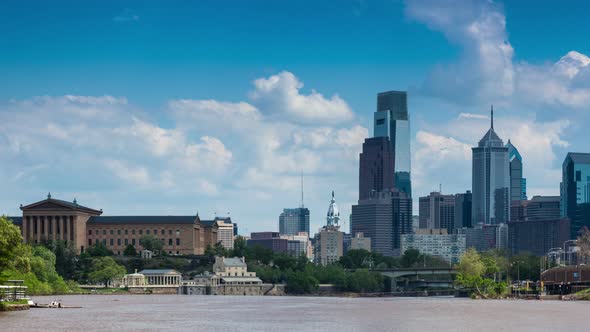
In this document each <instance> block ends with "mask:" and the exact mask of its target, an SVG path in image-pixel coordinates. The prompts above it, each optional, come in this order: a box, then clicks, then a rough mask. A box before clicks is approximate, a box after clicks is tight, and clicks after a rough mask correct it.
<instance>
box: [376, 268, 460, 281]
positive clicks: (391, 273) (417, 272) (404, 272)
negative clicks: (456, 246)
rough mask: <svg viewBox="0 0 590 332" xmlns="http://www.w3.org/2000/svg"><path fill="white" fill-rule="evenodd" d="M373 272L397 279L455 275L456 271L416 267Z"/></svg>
mask: <svg viewBox="0 0 590 332" xmlns="http://www.w3.org/2000/svg"><path fill="white" fill-rule="evenodd" d="M371 271H373V272H378V273H381V274H382V275H384V276H387V277H390V278H392V279H397V278H399V277H411V276H415V277H418V276H426V275H449V274H453V275H454V274H457V270H455V269H453V268H450V267H442V268H440V267H435V268H429V267H424V268H422V267H418V268H405V269H373V270H371Z"/></svg>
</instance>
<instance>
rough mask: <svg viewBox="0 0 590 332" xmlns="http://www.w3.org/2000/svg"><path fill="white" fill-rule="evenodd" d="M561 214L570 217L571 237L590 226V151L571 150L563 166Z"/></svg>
mask: <svg viewBox="0 0 590 332" xmlns="http://www.w3.org/2000/svg"><path fill="white" fill-rule="evenodd" d="M560 205H561V216H562V217H567V218H569V219H570V225H571V237H572V238H576V237H577V236H578V231H579V230H580V229H581V228H582V227H584V226H586V227H590V153H574V152H570V153H568V154H567V156H566V157H565V160H564V161H563V166H562V182H561V204H560Z"/></svg>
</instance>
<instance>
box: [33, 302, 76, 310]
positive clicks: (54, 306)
mask: <svg viewBox="0 0 590 332" xmlns="http://www.w3.org/2000/svg"><path fill="white" fill-rule="evenodd" d="M30 307H31V308H48V309H74V308H82V307H78V306H65V305H62V304H61V302H59V301H52V302H51V303H49V304H42V303H33V304H32V305H30Z"/></svg>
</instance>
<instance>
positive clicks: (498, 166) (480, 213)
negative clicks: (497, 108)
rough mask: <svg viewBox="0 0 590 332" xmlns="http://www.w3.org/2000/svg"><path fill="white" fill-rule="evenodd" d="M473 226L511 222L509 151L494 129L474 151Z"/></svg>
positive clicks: (492, 120) (492, 116) (491, 128)
mask: <svg viewBox="0 0 590 332" xmlns="http://www.w3.org/2000/svg"><path fill="white" fill-rule="evenodd" d="M472 151H473V164H472V166H473V167H472V189H473V203H472V211H471V212H472V223H474V224H479V223H481V224H485V225H496V224H501V223H506V222H508V221H509V220H510V167H509V161H508V148H507V147H505V146H504V142H502V139H500V137H499V136H498V135H497V134H496V132H495V131H494V109H493V107H492V110H491V127H490V129H489V130H488V132H487V133H486V134H485V135H484V136H483V138H482V139H481V140H480V141H479V144H478V146H477V147H473V148H472Z"/></svg>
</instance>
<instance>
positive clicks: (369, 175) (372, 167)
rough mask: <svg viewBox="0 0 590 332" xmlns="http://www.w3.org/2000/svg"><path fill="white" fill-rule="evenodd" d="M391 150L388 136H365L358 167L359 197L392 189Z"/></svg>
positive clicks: (365, 197) (366, 196) (364, 197)
mask: <svg viewBox="0 0 590 332" xmlns="http://www.w3.org/2000/svg"><path fill="white" fill-rule="evenodd" d="M393 166H394V163H393V151H392V150H391V146H390V142H389V138H387V137H374V138H367V139H365V142H364V143H363V152H361V154H360V167H359V199H367V198H369V197H370V196H371V192H373V191H383V190H390V189H393V185H394V180H393V179H394V173H393V169H394V168H393Z"/></svg>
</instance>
